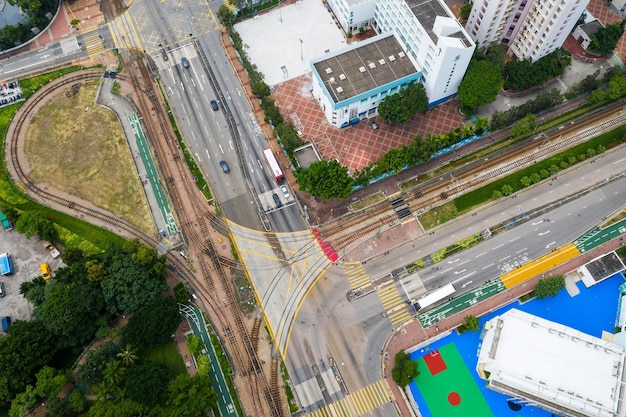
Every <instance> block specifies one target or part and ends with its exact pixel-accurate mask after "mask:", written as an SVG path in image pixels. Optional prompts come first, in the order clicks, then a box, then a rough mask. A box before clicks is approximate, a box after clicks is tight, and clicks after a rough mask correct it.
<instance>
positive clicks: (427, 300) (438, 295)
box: [415, 284, 456, 311]
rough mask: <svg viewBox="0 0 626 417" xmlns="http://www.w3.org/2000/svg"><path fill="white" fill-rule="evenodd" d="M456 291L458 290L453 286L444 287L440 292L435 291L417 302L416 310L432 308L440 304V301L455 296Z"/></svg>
mask: <svg viewBox="0 0 626 417" xmlns="http://www.w3.org/2000/svg"><path fill="white" fill-rule="evenodd" d="M455 291H456V288H454V285H453V284H448V285H444V286H443V287H441V288H439V289H438V290H435V291H433V292H431V293H430V294H428V295H425V296H424V297H422V298H420V299H419V300H417V301H416V302H415V308H416V309H417V310H418V311H419V310H422V309H424V308H427V307H430V306H432V305H433V304H435V303H438V302H439V301H441V300H443V299H445V298H447V297H449V296H451V295H452V294H454V292H455Z"/></svg>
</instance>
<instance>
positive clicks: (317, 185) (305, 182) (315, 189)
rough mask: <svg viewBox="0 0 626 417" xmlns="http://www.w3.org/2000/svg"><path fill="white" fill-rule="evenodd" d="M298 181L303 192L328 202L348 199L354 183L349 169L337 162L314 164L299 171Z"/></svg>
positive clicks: (318, 162) (297, 174) (297, 173)
mask: <svg viewBox="0 0 626 417" xmlns="http://www.w3.org/2000/svg"><path fill="white" fill-rule="evenodd" d="M296 179H297V180H298V184H299V185H300V189H301V190H303V191H306V192H308V193H309V194H311V195H313V196H316V197H321V198H324V199H327V200H330V199H333V198H346V197H347V196H349V195H350V193H351V192H352V184H353V183H354V180H353V179H352V178H351V177H350V176H349V175H348V168H346V167H343V166H341V165H339V162H337V161H335V160H332V161H317V162H314V163H312V164H311V166H309V167H308V168H306V169H301V170H298V171H297V172H296Z"/></svg>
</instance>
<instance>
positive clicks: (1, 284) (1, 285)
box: [0, 281, 6, 297]
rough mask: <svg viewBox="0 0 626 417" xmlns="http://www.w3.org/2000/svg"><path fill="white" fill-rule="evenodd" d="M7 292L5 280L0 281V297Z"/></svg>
mask: <svg viewBox="0 0 626 417" xmlns="http://www.w3.org/2000/svg"><path fill="white" fill-rule="evenodd" d="M5 295H6V294H5V292H4V282H2V281H0V297H4V296H5Z"/></svg>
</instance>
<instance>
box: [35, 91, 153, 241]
mask: <svg viewBox="0 0 626 417" xmlns="http://www.w3.org/2000/svg"><path fill="white" fill-rule="evenodd" d="M97 92H98V86H97V85H96V84H87V85H85V84H80V85H79V88H77V89H76V88H74V89H73V88H71V87H68V88H67V89H64V90H59V93H57V94H56V95H55V96H54V97H53V98H51V99H50V101H49V102H48V103H47V104H45V105H44V106H43V107H42V108H41V109H40V110H39V112H38V113H37V114H36V115H34V116H33V118H32V120H31V125H30V127H29V129H28V132H27V135H26V146H25V149H26V155H27V158H28V162H29V165H30V168H31V172H30V174H29V176H30V178H31V179H32V180H33V181H34V182H38V183H45V184H48V185H49V186H52V187H54V188H57V189H59V190H63V191H66V192H67V193H69V194H71V195H74V196H77V197H80V198H82V199H84V200H87V201H90V202H92V203H93V204H95V205H96V206H98V207H101V208H103V209H105V210H108V211H110V212H111V213H113V214H115V215H116V216H118V217H120V218H122V219H124V220H126V221H128V222H129V223H131V224H133V225H135V226H137V227H139V228H141V229H142V230H144V231H146V232H148V233H151V232H153V231H154V223H153V221H152V216H151V213H150V209H149V207H148V204H147V202H146V197H145V194H144V191H143V189H142V185H141V183H140V181H139V178H138V176H137V171H136V169H135V166H134V162H133V158H132V155H131V153H130V150H129V149H128V144H127V142H126V137H125V136H124V131H123V130H122V127H121V125H120V123H119V121H118V119H117V117H116V116H115V114H113V113H112V112H110V111H109V110H106V109H104V108H102V107H99V106H96V105H95V104H94V100H95V97H96V94H97Z"/></svg>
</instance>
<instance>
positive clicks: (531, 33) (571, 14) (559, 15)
mask: <svg viewBox="0 0 626 417" xmlns="http://www.w3.org/2000/svg"><path fill="white" fill-rule="evenodd" d="M587 4H589V0H549V1H537V0H536V1H534V2H533V4H532V6H531V8H530V10H529V12H528V14H527V15H526V18H525V19H524V22H523V23H522V25H521V29H520V31H519V32H518V34H517V36H516V37H515V39H514V40H513V41H512V43H511V48H510V51H511V52H512V53H513V54H515V56H517V57H518V58H520V59H530V60H531V61H536V60H538V59H539V58H541V57H543V56H545V55H547V54H549V53H551V52H554V51H555V50H556V49H558V48H560V47H561V46H562V45H563V42H565V38H567V36H568V35H569V33H570V32H571V31H572V29H573V28H574V25H575V24H576V22H577V21H578V18H579V17H580V16H581V15H582V14H583V12H584V11H585V8H586V7H587Z"/></svg>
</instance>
